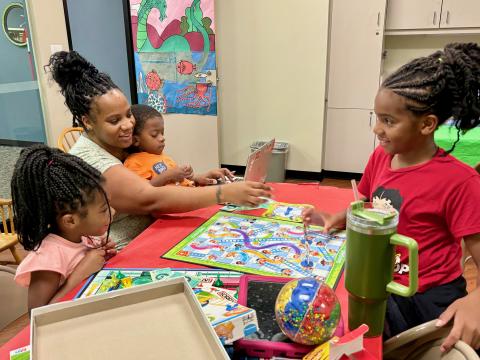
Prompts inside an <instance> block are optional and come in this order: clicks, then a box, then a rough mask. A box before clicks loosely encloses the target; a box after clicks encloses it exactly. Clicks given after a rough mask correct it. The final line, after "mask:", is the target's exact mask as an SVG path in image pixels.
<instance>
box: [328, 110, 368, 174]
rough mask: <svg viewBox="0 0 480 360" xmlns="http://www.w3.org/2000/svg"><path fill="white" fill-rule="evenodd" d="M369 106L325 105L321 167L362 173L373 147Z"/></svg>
mask: <svg viewBox="0 0 480 360" xmlns="http://www.w3.org/2000/svg"><path fill="white" fill-rule="evenodd" d="M375 119H376V118H375V113H374V112H373V110H361V109H328V110H327V122H326V130H327V136H326V138H325V145H326V151H325V162H324V164H325V169H326V170H331V171H344V172H355V173H363V170H364V169H365V166H366V165H367V162H368V158H369V156H370V154H371V153H372V152H373V150H374V146H375V135H374V134H373V132H372V129H373V126H374V125H375Z"/></svg>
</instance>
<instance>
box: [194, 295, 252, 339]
mask: <svg viewBox="0 0 480 360" xmlns="http://www.w3.org/2000/svg"><path fill="white" fill-rule="evenodd" d="M193 291H194V292H195V294H196V296H197V299H198V301H199V302H200V304H202V310H203V312H204V313H205V314H206V315H207V318H208V319H209V320H210V323H211V324H212V326H213V328H214V330H215V332H216V333H217V335H218V337H219V338H220V340H221V342H222V343H224V344H227V345H228V344H232V343H233V342H234V341H236V340H238V339H242V338H243V337H245V336H248V335H251V334H253V333H255V332H256V331H258V320H257V314H256V312H255V310H253V309H250V308H248V307H246V306H243V305H240V304H238V303H237V299H236V298H235V297H234V294H235V292H234V291H230V290H226V289H222V288H218V287H215V286H202V287H200V288H195V289H194V290H193Z"/></svg>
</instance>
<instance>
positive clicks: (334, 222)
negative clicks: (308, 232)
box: [302, 207, 346, 232]
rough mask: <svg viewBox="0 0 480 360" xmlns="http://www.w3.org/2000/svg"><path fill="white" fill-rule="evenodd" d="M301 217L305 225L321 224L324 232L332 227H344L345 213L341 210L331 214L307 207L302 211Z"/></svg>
mask: <svg viewBox="0 0 480 360" xmlns="http://www.w3.org/2000/svg"><path fill="white" fill-rule="evenodd" d="M302 218H303V223H304V224H305V225H307V226H308V225H320V226H323V231H324V232H329V231H330V230H331V229H332V228H335V229H342V228H343V227H345V220H346V214H345V212H344V211H342V212H339V213H336V214H333V215H332V214H329V213H326V212H323V211H318V210H315V208H311V207H308V208H305V209H304V210H303V211H302Z"/></svg>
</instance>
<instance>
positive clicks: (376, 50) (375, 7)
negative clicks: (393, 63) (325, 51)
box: [328, 0, 386, 109]
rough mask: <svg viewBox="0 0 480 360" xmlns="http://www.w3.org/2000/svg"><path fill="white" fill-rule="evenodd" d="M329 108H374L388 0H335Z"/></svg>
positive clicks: (332, 24) (332, 4)
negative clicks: (366, 0)
mask: <svg viewBox="0 0 480 360" xmlns="http://www.w3.org/2000/svg"><path fill="white" fill-rule="evenodd" d="M331 6H332V7H333V8H332V16H331V27H330V57H329V79H328V107H329V108H358V109H371V108H372V107H373V101H374V99H375V94H376V93H377V90H378V85H379V79H380V69H381V60H382V48H383V31H384V23H385V7H386V0H371V1H369V2H368V4H367V3H366V2H364V1H351V0H335V1H332V2H331Z"/></svg>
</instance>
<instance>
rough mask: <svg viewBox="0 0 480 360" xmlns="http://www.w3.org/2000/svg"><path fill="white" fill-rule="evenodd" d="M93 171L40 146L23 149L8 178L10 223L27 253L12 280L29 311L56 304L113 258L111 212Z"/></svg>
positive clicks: (55, 151) (75, 159) (60, 153)
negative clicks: (23, 294) (21, 289)
mask: <svg viewBox="0 0 480 360" xmlns="http://www.w3.org/2000/svg"><path fill="white" fill-rule="evenodd" d="M103 182H104V179H103V178H102V176H101V174H100V172H99V171H97V170H95V169H94V168H93V167H91V166H90V165H88V164H87V163H86V162H84V161H83V160H81V159H80V158H78V157H76V156H73V155H69V154H65V153H63V152H61V151H60V150H58V149H51V148H49V147H47V146H45V145H35V146H32V147H30V148H27V149H24V150H23V151H22V152H21V154H20V158H19V159H18V161H17V163H16V165H15V170H14V173H13V178H12V186H11V187H12V199H13V204H14V208H13V209H14V222H15V227H16V229H17V233H18V237H19V241H20V243H21V244H22V245H23V247H24V248H25V250H28V251H30V252H29V253H28V255H27V256H26V258H25V259H24V260H23V261H22V262H21V264H20V265H19V266H18V268H17V273H16V275H15V280H16V282H17V283H19V284H20V285H23V286H26V287H28V308H29V310H30V309H32V308H35V307H38V306H43V305H46V304H49V303H51V302H54V301H56V300H59V299H61V298H62V297H63V296H64V295H65V294H67V293H68V292H69V291H71V290H72V289H73V288H74V287H75V286H77V285H78V284H79V283H80V282H81V281H82V280H83V279H85V278H86V277H88V276H90V275H91V274H92V273H94V272H96V271H98V270H100V269H101V268H102V267H103V264H104V262H105V259H106V258H108V257H111V256H113V255H114V254H115V253H116V250H115V249H114V246H115V244H114V243H113V242H107V241H106V239H108V236H107V237H104V235H105V234H106V233H108V229H109V226H110V218H111V211H110V206H109V204H108V199H107V196H106V194H105V191H104V190H103V187H102V184H103Z"/></svg>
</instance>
